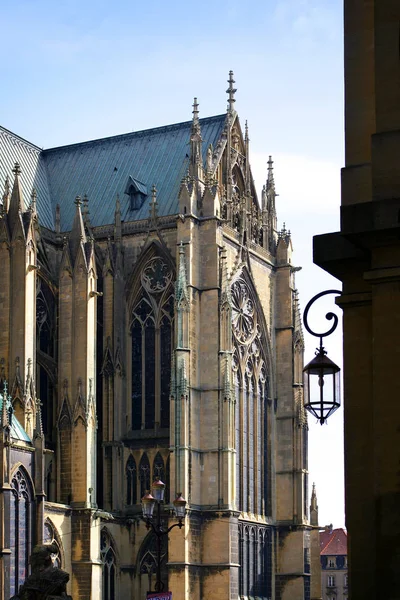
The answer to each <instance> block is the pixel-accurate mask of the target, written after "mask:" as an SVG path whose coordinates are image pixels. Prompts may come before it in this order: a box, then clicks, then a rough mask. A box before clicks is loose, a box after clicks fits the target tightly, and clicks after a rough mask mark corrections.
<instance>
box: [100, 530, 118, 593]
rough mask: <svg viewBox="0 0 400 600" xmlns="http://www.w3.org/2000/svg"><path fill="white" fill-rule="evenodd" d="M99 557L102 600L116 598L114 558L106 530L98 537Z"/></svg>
mask: <svg viewBox="0 0 400 600" xmlns="http://www.w3.org/2000/svg"><path fill="white" fill-rule="evenodd" d="M100 556H101V562H102V575H103V577H102V579H103V597H102V600H115V598H116V575H117V573H116V562H117V561H116V557H115V551H114V548H113V545H112V542H111V538H110V536H109V534H108V532H107V530H106V529H103V531H102V532H101V536H100Z"/></svg>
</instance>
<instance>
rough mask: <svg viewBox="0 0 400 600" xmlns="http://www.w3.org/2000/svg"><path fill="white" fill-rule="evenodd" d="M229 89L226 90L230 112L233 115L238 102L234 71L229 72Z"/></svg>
mask: <svg viewBox="0 0 400 600" xmlns="http://www.w3.org/2000/svg"><path fill="white" fill-rule="evenodd" d="M228 83H229V87H228V89H227V90H226V93H227V94H228V112H230V113H232V112H233V110H234V108H233V105H234V103H235V102H236V100H235V93H236V92H237V90H236V88H234V87H233V84H234V83H235V80H234V79H233V71H229V79H228Z"/></svg>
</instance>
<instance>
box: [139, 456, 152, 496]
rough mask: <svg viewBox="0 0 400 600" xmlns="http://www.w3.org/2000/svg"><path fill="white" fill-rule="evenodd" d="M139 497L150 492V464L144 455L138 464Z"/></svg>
mask: <svg viewBox="0 0 400 600" xmlns="http://www.w3.org/2000/svg"><path fill="white" fill-rule="evenodd" d="M139 479H140V497H141V498H143V496H144V495H145V493H146V492H147V490H150V462H149V458H148V456H147V454H146V453H144V454H143V456H142V458H141V459H140V464H139Z"/></svg>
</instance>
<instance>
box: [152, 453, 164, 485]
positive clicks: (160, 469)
mask: <svg viewBox="0 0 400 600" xmlns="http://www.w3.org/2000/svg"><path fill="white" fill-rule="evenodd" d="M156 477H158V478H159V479H161V481H163V482H164V483H167V482H166V480H165V469H164V461H163V459H162V456H161V454H160V453H159V452H157V454H156V456H155V459H154V462H153V480H154V479H155V478H156Z"/></svg>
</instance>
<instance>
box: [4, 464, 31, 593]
mask: <svg viewBox="0 0 400 600" xmlns="http://www.w3.org/2000/svg"><path fill="white" fill-rule="evenodd" d="M32 500H33V493H32V488H31V485H30V482H29V480H28V477H27V475H26V474H25V472H24V471H23V469H22V468H20V469H18V471H17V472H16V473H15V475H14V476H13V478H12V481H11V502H10V550H11V559H10V595H11V596H12V595H14V594H16V593H17V591H18V588H19V586H20V585H22V584H23V582H24V581H25V579H26V577H27V576H28V574H29V562H28V558H29V555H30V552H31V547H32Z"/></svg>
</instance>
